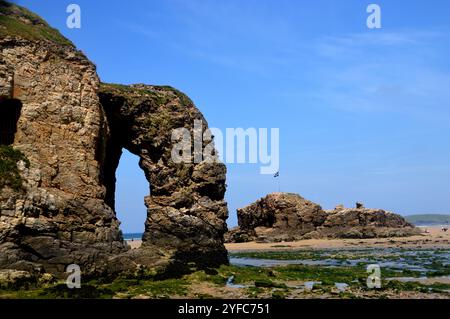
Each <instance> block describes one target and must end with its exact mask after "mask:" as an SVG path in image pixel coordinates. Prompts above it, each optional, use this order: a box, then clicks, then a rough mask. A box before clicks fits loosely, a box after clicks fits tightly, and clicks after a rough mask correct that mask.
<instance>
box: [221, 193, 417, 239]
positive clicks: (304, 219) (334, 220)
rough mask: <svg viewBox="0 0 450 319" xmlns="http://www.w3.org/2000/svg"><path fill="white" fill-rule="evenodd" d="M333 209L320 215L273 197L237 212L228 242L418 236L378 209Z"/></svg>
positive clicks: (307, 205) (288, 197)
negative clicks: (236, 221) (236, 224)
mask: <svg viewBox="0 0 450 319" xmlns="http://www.w3.org/2000/svg"><path fill="white" fill-rule="evenodd" d="M356 206H357V208H349V209H347V208H344V207H343V206H342V205H340V206H337V207H336V208H335V209H334V210H332V211H324V210H322V208H321V207H320V206H319V205H318V204H315V203H313V202H311V201H308V200H306V199H304V198H302V197H301V196H299V195H297V194H291V193H273V194H269V195H267V196H266V197H264V198H261V199H259V200H258V201H256V202H255V203H253V204H251V205H249V206H246V207H244V208H241V209H238V210H237V215H238V224H239V226H238V227H237V228H234V229H232V230H230V232H228V233H227V234H226V236H225V238H226V241H228V242H247V241H260V242H281V241H294V240H299V239H310V238H374V237H396V236H410V235H414V234H418V233H419V232H420V231H419V230H418V229H416V228H414V226H412V225H411V224H409V223H408V222H406V220H405V219H404V218H403V217H401V216H400V215H397V214H393V213H390V212H386V211H384V210H381V209H378V210H377V209H367V208H364V205H362V204H361V203H357V205H356Z"/></svg>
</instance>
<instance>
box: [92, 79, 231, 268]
mask: <svg viewBox="0 0 450 319" xmlns="http://www.w3.org/2000/svg"><path fill="white" fill-rule="evenodd" d="M99 96H100V102H101V104H102V106H103V108H104V110H105V113H106V118H107V120H108V127H109V139H108V141H107V142H106V153H105V165H104V170H103V175H102V176H103V181H104V183H105V186H106V202H107V203H108V204H109V205H111V207H112V208H114V192H115V170H116V169H117V165H118V163H119V160H120V156H121V153H122V148H125V149H127V150H128V151H130V152H131V153H133V154H135V155H137V156H139V158H140V161H139V166H140V167H141V168H142V169H143V171H144V173H145V176H146V178H147V180H148V181H149V184H150V185H151V194H150V195H149V196H147V197H146V198H145V204H146V206H147V208H148V212H147V219H146V223H145V233H144V236H143V248H142V250H147V251H148V250H152V249H157V250H161V249H163V250H165V251H166V252H167V251H172V252H173V254H174V255H173V256H174V259H175V261H179V262H181V263H186V262H189V261H191V262H192V261H197V262H198V265H199V266H215V265H219V264H223V263H226V262H227V253H226V250H225V249H224V247H223V234H224V232H225V231H226V224H225V220H226V218H227V214H228V210H227V205H226V203H225V202H224V200H223V198H224V193H225V174H226V169H225V165H223V164H222V163H217V162H216V163H205V162H203V163H198V164H195V163H181V164H180V163H179V164H177V163H174V162H173V160H172V158H171V151H172V146H173V142H172V140H171V136H172V131H173V130H174V129H177V128H180V127H185V128H187V129H188V130H190V131H191V132H192V130H193V125H194V120H201V121H202V123H203V125H204V129H206V128H207V123H206V120H205V119H204V117H203V115H202V114H201V113H200V112H199V111H198V109H197V108H196V107H195V106H194V104H193V103H192V101H191V100H190V99H189V98H188V97H187V96H186V95H184V94H182V93H181V92H179V91H177V90H175V89H173V88H170V87H161V86H148V85H133V86H122V85H111V84H103V85H102V87H101V90H100V94H99ZM210 142H211V141H204V143H205V145H206V143H210ZM149 188H150V186H149ZM138 259H139V258H138Z"/></svg>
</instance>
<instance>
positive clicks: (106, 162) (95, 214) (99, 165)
mask: <svg viewBox="0 0 450 319" xmlns="http://www.w3.org/2000/svg"><path fill="white" fill-rule="evenodd" d="M0 12H1V16H0V17H1V19H0V35H1V38H0V85H1V87H0V109H2V108H3V109H6V108H8V107H9V105H11V104H14V105H20V108H19V109H20V111H19V116H18V119H13V118H11V119H8V120H5V121H2V122H1V123H2V126H5V127H6V125H13V126H14V129H10V128H8V129H7V128H4V130H3V131H5V132H6V133H4V134H5V136H6V137H8V134H11V133H9V132H10V131H11V132H12V138H11V143H12V145H11V146H12V147H13V148H14V149H15V150H18V151H21V152H22V153H23V155H24V156H25V158H26V161H25V160H19V161H18V162H17V163H16V164H17V169H18V171H19V172H20V178H21V179H22V187H21V188H20V189H15V188H13V187H11V186H8V185H6V186H4V187H2V189H1V194H0V268H5V269H7V268H9V269H19V270H26V271H30V272H35V271H38V272H49V273H54V274H57V275H62V274H63V273H64V271H65V268H66V266H67V265H69V264H72V263H75V264H78V265H80V267H81V270H82V272H83V273H84V274H99V273H108V272H116V271H117V272H119V271H125V270H133V269H134V267H136V266H137V265H138V264H140V265H147V266H149V267H159V268H161V269H164V268H170V266H171V265H178V264H181V265H186V264H189V263H192V264H194V265H197V266H199V267H208V266H211V265H218V264H221V263H226V262H227V258H226V251H225V248H224V246H223V234H224V232H225V231H226V224H225V219H226V217H227V206H226V203H225V202H224V200H223V198H224V192H225V174H226V170H225V166H224V165H223V164H220V163H211V164H206V163H197V164H195V163H181V164H175V163H173V162H172V161H171V158H170V150H171V145H172V144H171V143H172V141H171V138H170V137H171V130H172V129H173V128H177V127H186V128H188V129H189V130H191V129H192V125H193V120H194V119H202V120H203V123H204V126H205V128H206V125H207V124H206V121H205V120H204V118H203V116H202V115H201V113H200V112H199V111H198V109H197V108H196V107H195V106H194V105H193V103H192V102H191V101H190V99H188V98H187V97H186V96H185V95H184V94H182V93H180V92H178V91H177V90H175V89H172V88H169V87H155V86H143V85H139V86H131V87H126V86H118V85H101V84H100V81H99V78H98V76H97V74H96V69H95V66H94V65H93V64H92V63H91V62H90V61H89V60H88V59H87V58H86V57H85V56H84V55H83V54H82V53H81V52H80V51H78V50H77V49H76V48H75V47H74V46H73V44H71V43H70V41H68V40H67V39H65V38H63V37H62V36H61V35H60V34H59V33H58V32H57V31H56V30H54V29H52V28H50V27H49V26H48V25H47V24H46V23H45V22H44V21H43V20H41V19H40V18H39V17H37V16H36V15H34V14H32V13H31V12H29V11H27V10H25V9H23V8H20V7H17V6H15V5H9V4H7V3H5V2H3V1H0ZM18 26H19V27H18ZM12 101H14V103H12ZM12 113H14V112H12ZM8 114H9V113H8ZM14 114H15V113H14ZM3 123H7V124H3ZM8 127H9V126H8ZM2 134H3V133H2ZM206 142H207V141H205V143H206ZM4 143H5V144H11V143H6V142H4ZM123 148H126V149H128V150H130V152H132V153H134V154H136V155H138V156H139V157H140V159H141V161H140V166H141V168H142V169H143V170H144V172H145V174H146V176H147V179H148V181H149V193H150V194H149V196H148V197H147V198H146V199H145V203H146V205H147V207H148V218H147V221H146V231H145V235H144V245H143V247H142V248H141V249H138V250H133V251H130V250H129V247H128V246H127V245H126V244H125V243H124V241H123V238H122V234H121V232H120V230H119V224H120V223H119V221H118V220H117V218H116V214H115V211H114V192H115V170H116V168H117V164H118V161H119V158H120V154H121V152H122V149H123ZM26 162H27V163H26ZM0 178H2V177H1V176H0ZM0 185H2V184H0ZM143 200H144V199H143ZM175 268H176V267H175ZM175 268H174V269H175Z"/></svg>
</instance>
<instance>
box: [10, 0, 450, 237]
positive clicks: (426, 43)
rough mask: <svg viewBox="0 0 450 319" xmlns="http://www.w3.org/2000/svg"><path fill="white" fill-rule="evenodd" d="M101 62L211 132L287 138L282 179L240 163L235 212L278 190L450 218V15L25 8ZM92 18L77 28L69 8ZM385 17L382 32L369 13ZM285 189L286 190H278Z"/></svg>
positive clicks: (233, 6) (385, 7) (135, 181)
mask: <svg viewBox="0 0 450 319" xmlns="http://www.w3.org/2000/svg"><path fill="white" fill-rule="evenodd" d="M18 2H19V4H22V5H24V6H26V7H28V8H30V9H32V10H33V11H35V12H37V13H38V14H40V15H41V16H42V17H44V18H45V19H46V20H47V21H48V22H49V23H50V24H52V25H53V26H55V27H56V28H58V29H59V30H60V31H61V32H62V33H63V34H64V35H66V36H67V37H68V38H69V39H71V40H72V41H73V42H74V43H75V44H76V45H77V46H78V47H79V48H80V49H81V50H82V51H83V52H85V53H86V54H87V56H88V57H89V58H90V59H91V60H92V61H94V63H96V65H97V68H98V73H99V75H100V78H101V79H102V80H103V81H105V82H117V83H124V84H129V83H148V84H167V85H171V86H174V87H176V88H178V89H180V90H181V91H183V92H185V93H186V94H188V95H189V96H190V97H191V98H192V99H193V101H194V102H195V103H196V105H197V106H198V108H199V109H200V110H201V111H202V112H203V113H204V115H205V117H206V118H207V120H208V122H209V125H210V126H212V127H217V128H221V129H224V130H225V128H227V127H230V128H235V127H243V128H248V127H256V128H272V127H276V128H280V147H281V151H280V161H281V168H280V178H279V179H274V178H273V177H272V176H270V175H260V174H259V166H258V165H255V164H247V165H242V164H239V165H238V164H230V165H227V167H228V175H227V184H228V190H227V194H226V199H227V201H228V204H229V210H230V219H229V221H228V222H229V225H231V226H233V225H235V224H236V212H235V211H236V208H239V207H242V206H245V205H247V204H249V203H251V202H253V201H254V200H256V199H258V198H259V197H262V196H264V195H266V194H267V193H270V192H274V191H277V190H278V188H280V189H281V191H289V192H296V193H299V194H301V195H302V196H304V197H306V198H308V199H310V200H313V201H315V202H318V203H320V204H321V205H322V206H323V207H324V208H327V209H329V208H332V207H334V206H335V205H337V204H340V203H343V204H345V205H346V206H352V205H353V204H354V202H356V201H362V202H364V203H365V204H366V206H368V207H376V208H384V209H388V210H392V211H395V212H398V213H401V214H413V213H449V212H450V138H449V137H450V59H449V58H448V56H449V52H450V41H449V40H450V39H449V37H450V36H449V30H450V2H449V1H447V0H435V1H432V2H430V1H425V0H420V1H403V0H397V1H372V2H370V1H361V0H348V1H333V0H319V1H306V0H305V1H294V0H292V1H286V0H285V1H283V0H282V1H279V0H277V1H275V0H274V1H268V0H258V1H256V0H245V1H244V0H239V1H238V0H231V1H218V0H216V1H213V0H202V1H200V0H185V1H181V0H167V1H162V0H161V1H144V0H135V1H127V2H124V1H118V0H109V1H106V0H105V1H89V0H72V1H61V0H57V1H56V0H53V1H52V0H49V1H31V0H22V1H18ZM70 3H77V4H79V5H80V6H81V9H82V28H81V29H68V28H67V27H66V25H65V21H66V18H67V15H68V14H67V13H66V12H65V11H66V10H65V9H66V7H67V5H68V4H70ZM369 3H377V4H379V5H380V6H381V9H382V29H380V30H369V29H368V28H367V26H366V18H367V16H368V14H367V13H366V7H367V5H368V4H369ZM117 178H118V185H117V195H116V199H117V211H118V216H119V218H120V220H121V221H122V223H123V224H122V229H123V230H124V231H125V232H138V231H142V230H143V222H144V220H145V214H146V212H145V207H144V204H143V197H144V196H145V195H146V194H147V193H148V185H147V183H146V181H145V178H144V176H143V173H142V172H141V171H140V169H139V168H138V166H137V159H136V158H135V157H133V156H131V155H129V154H128V155H127V154H125V155H124V156H123V158H122V160H121V163H120V167H119V169H118V172H117ZM278 183H279V184H278Z"/></svg>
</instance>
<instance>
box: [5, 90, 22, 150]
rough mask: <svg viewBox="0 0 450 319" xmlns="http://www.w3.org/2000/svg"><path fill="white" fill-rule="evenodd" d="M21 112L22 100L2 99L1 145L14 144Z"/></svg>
mask: <svg viewBox="0 0 450 319" xmlns="http://www.w3.org/2000/svg"><path fill="white" fill-rule="evenodd" d="M21 110H22V102H21V101H20V100H18V99H5V98H0V145H11V144H13V143H14V136H15V134H16V132H17V122H18V121H19V118H20V112H21Z"/></svg>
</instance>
